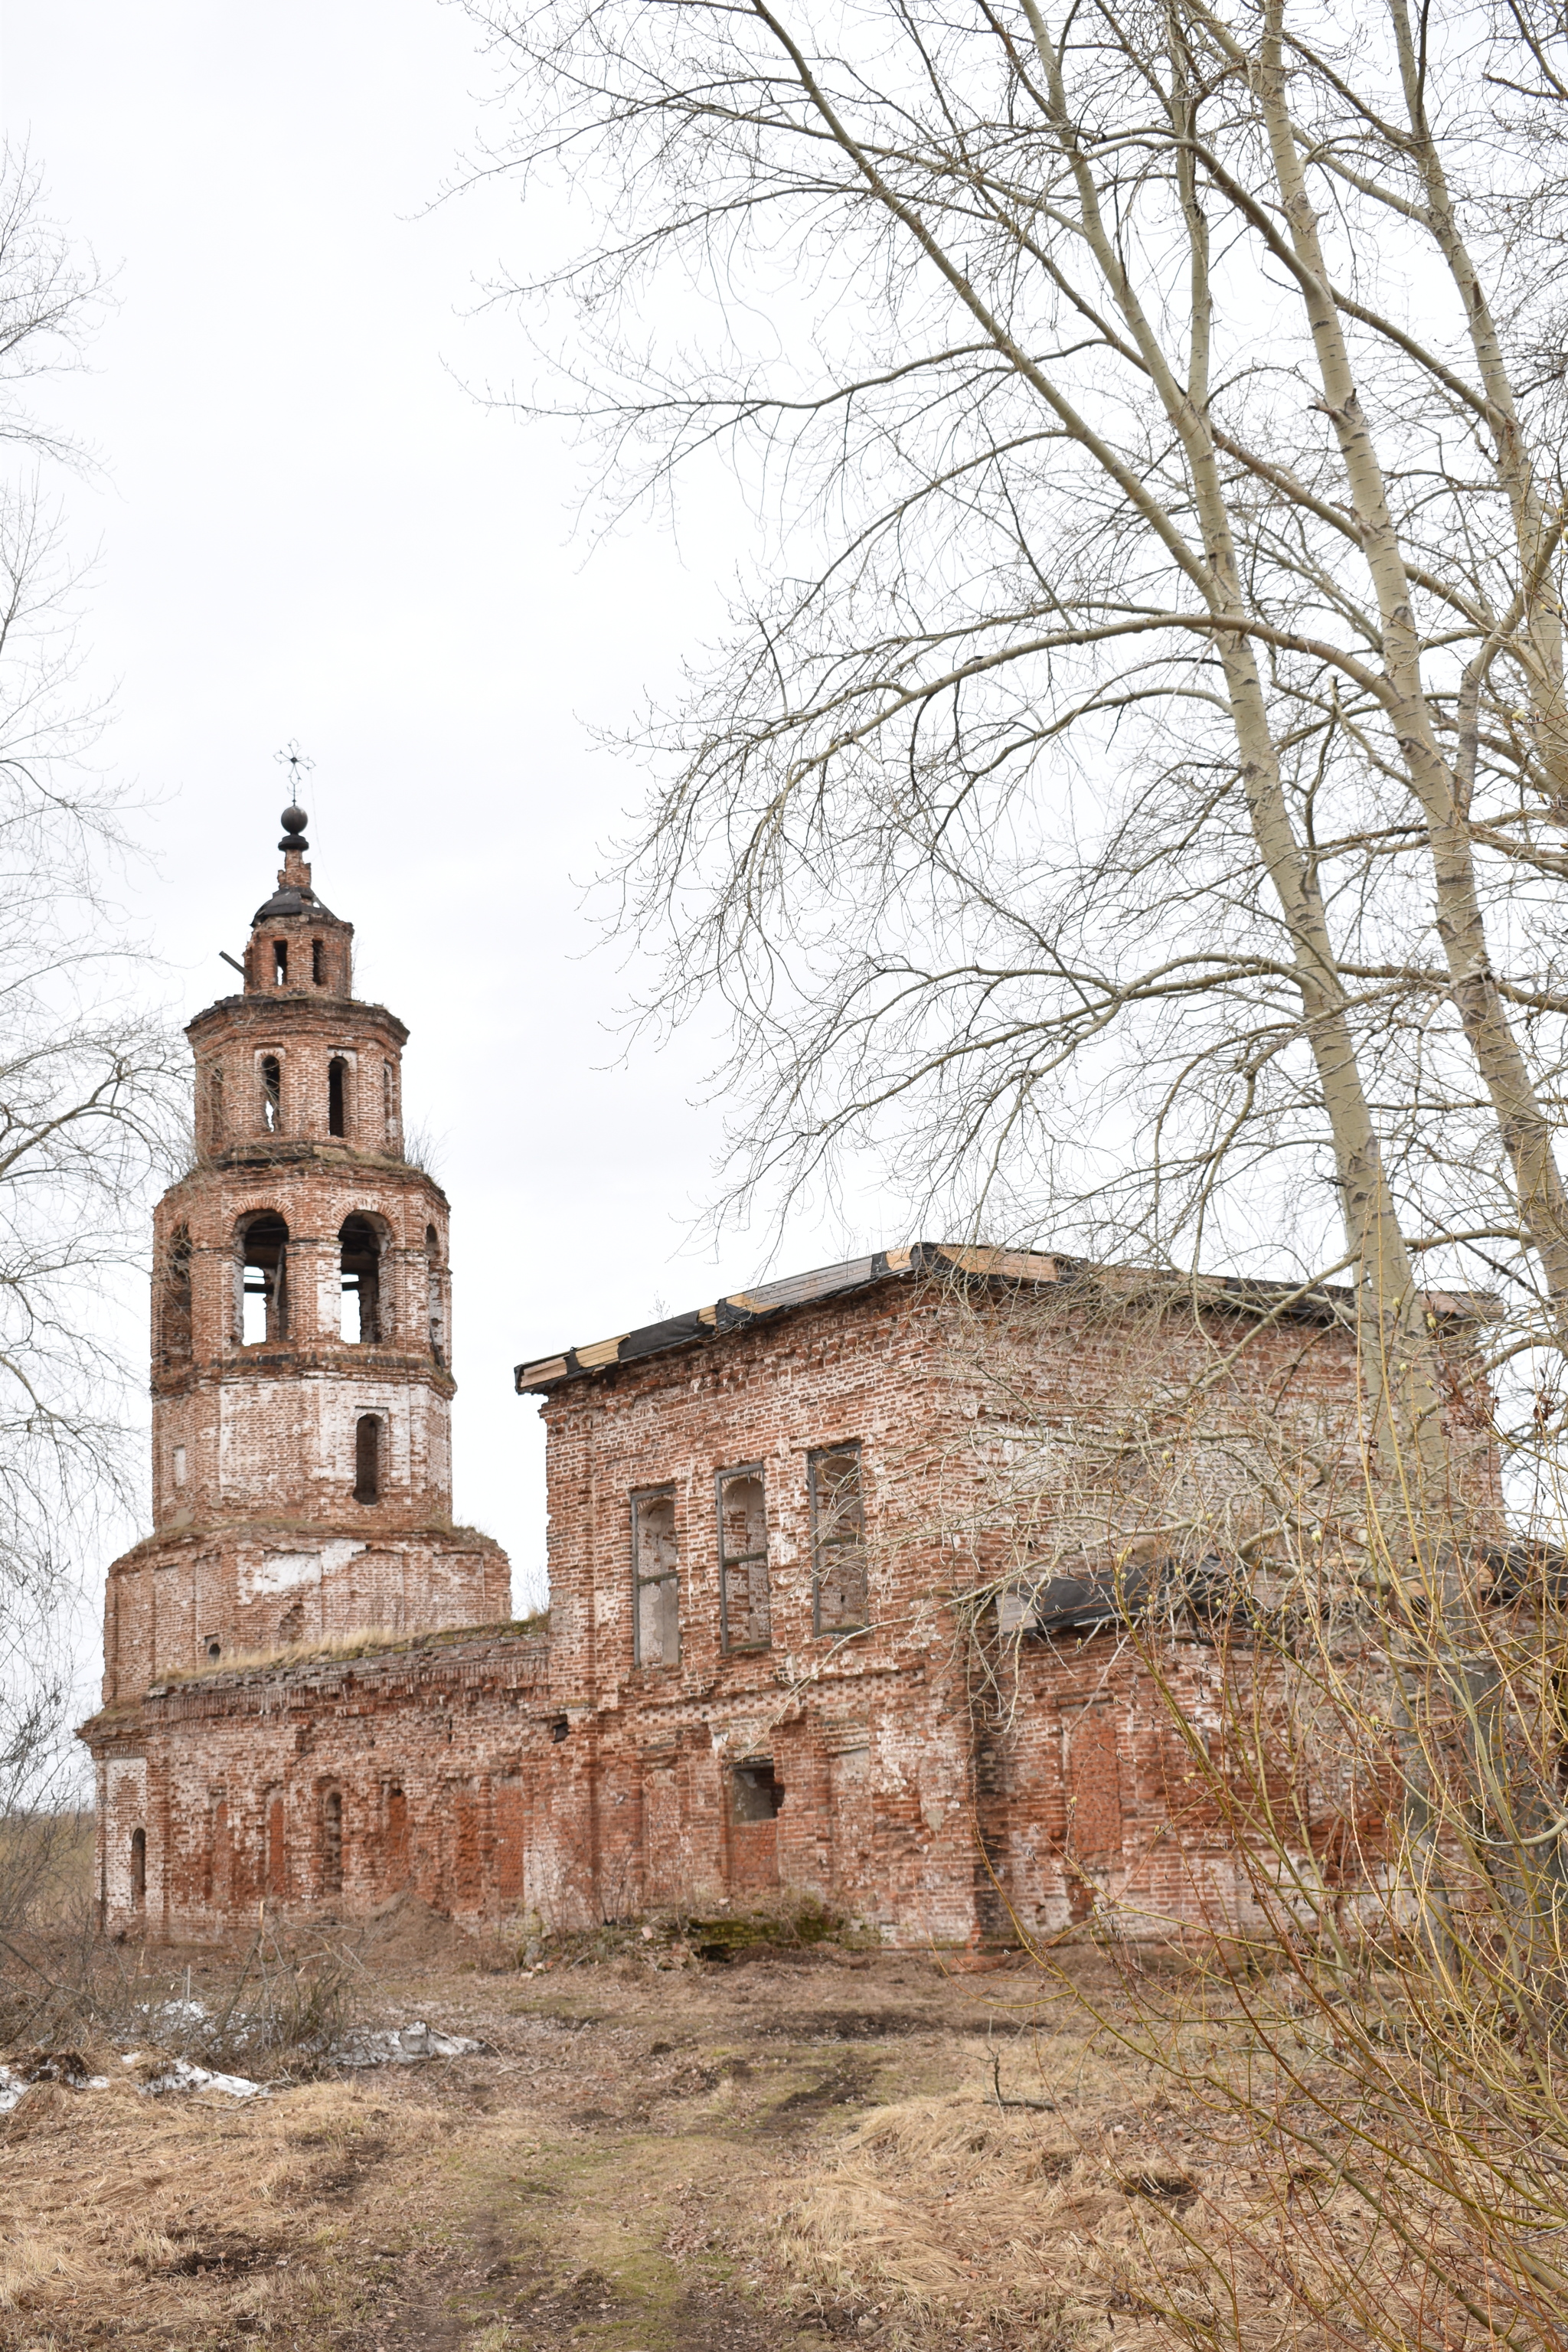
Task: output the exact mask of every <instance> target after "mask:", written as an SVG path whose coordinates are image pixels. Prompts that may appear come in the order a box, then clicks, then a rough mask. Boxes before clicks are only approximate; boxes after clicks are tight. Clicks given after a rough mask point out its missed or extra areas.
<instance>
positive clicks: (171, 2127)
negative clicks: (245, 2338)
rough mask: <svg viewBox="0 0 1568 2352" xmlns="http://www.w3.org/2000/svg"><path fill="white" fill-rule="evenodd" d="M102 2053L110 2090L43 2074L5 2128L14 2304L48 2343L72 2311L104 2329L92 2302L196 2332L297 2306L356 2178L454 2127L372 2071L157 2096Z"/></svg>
mask: <svg viewBox="0 0 1568 2352" xmlns="http://www.w3.org/2000/svg"><path fill="white" fill-rule="evenodd" d="M96 2054H97V2055H98V2056H99V2058H100V2059H102V2060H104V2061H106V2062H107V2063H105V2066H104V2071H105V2072H110V2071H111V2070H112V2071H111V2081H110V2088H109V2089H108V2090H107V2091H96V2092H95V2091H81V2092H73V2091H69V2090H67V2089H64V2088H62V2087H60V2086H59V2085H58V2084H37V2085H36V2086H35V2088H34V2089H33V2090H31V2091H30V2092H28V2094H27V2095H26V2098H25V2099H24V2100H23V2102H22V2104H21V2105H20V2106H19V2107H18V2108H17V2109H16V2112H15V2114H14V2115H13V2116H11V2117H10V2118H9V2119H8V2122H7V2124H6V2125H5V2127H4V2130H3V2135H0V2178H3V2179H4V2182H5V2213H4V2236H3V2240H0V2313H4V2314H5V2315H8V2317H9V2321H10V2325H9V2326H8V2328H7V2331H6V2333H7V2335H8V2336H9V2339H10V2340H11V2341H13V2342H15V2343H18V2344H21V2343H26V2344H29V2345H36V2346H37V2347H40V2352H43V2347H49V2346H51V2345H52V2344H53V2343H54V2342H55V2341H56V2340H57V2338H56V2333H55V2331H56V2330H57V2328H61V2327H63V2326H66V2325H67V2324H68V2326H69V2335H68V2340H69V2341H71V2342H72V2343H75V2342H78V2341H80V2340H83V2336H84V2335H85V2336H86V2337H87V2340H91V2336H92V2322H91V2321H90V2319H89V2325H88V2326H87V2328H86V2329H85V2330H84V2328H83V2326H82V2322H83V2320H84V2319H88V2317H89V2315H100V2316H101V2318H102V2319H104V2320H107V2319H108V2318H109V2317H110V2315H123V2317H124V2320H125V2323H126V2325H127V2327H128V2328H129V2327H130V2326H132V2323H133V2326H134V2331H135V2333H136V2335H137V2336H138V2338H142V2337H145V2336H152V2335H153V2334H155V2333H158V2332H163V2334H165V2335H166V2336H168V2338H169V2340H171V2341H173V2342H174V2343H186V2342H191V2341H197V2340H204V2339H205V2337H206V2336H207V2335H208V2333H209V2331H210V2330H211V2329H212V2328H213V2327H214V2326H215V2325H218V2326H222V2327H224V2328H225V2329H226V2328H227V2327H232V2326H235V2325H236V2324H240V2325H245V2324H247V2323H248V2324H249V2325H250V2326H256V2327H261V2328H265V2327H266V2326H267V2325H268V2323H269V2322H270V2321H271V2320H272V2319H274V2318H275V2317H276V2316H279V2315H282V2314H283V2313H285V2312H288V2313H293V2312H296V2311H298V2309H299V2308H300V2305H301V2303H302V2302H303V2303H309V2302H310V2298H311V2295H312V2293H313V2292H318V2291H319V2290H320V2289H321V2284H322V2283H323V2280H324V2278H325V2276H326V2273H327V2267H328V2266H329V2265H330V2263H331V2257H332V2255H333V2253H334V2252H335V2251H336V2249H337V2247H338V2245H339V2242H341V2240H342V2236H343V2234H344V2231H345V2229H346V2227H347V2226H348V2214H347V2211H346V2208H345V2205H344V2192H345V2190H346V2189H349V2188H350V2187H351V2186H352V2185H353V2183H354V2182H355V2181H356V2180H357V2179H359V2178H360V2177H361V2176H362V2175H364V2174H367V2173H368V2172H370V2171H371V2170H373V2169H374V2168H390V2169H391V2170H393V2171H395V2170H396V2168H398V2166H399V2164H400V2163H402V2164H406V2163H407V2161H408V2158H409V2154H410V2152H411V2151H412V2150H415V2149H425V2148H427V2147H430V2146H431V2145H433V2144H437V2145H438V2144H439V2143H440V2142H441V2141H442V2140H443V2139H444V2138H445V2137H447V2134H448V2132H449V2130H450V2119H449V2118H447V2117H444V2116H440V2115H438V2114H436V2113H434V2112H432V2111H429V2110H426V2109H425V2108H423V2107H421V2106H420V2105H417V2104H416V2103H414V2102H411V2101H409V2100H407V2099H406V2098H405V2099H401V2100H399V2101H398V2102H397V2103H396V2105H391V2104H389V2103H388V2102H387V2101H386V2100H384V2098H381V2097H379V2096H378V2095H377V2092H376V2088H375V2086H374V2084H373V2085H370V2086H364V2085H362V2084H359V2083H321V2084H307V2085H304V2086H302V2087H300V2088H297V2089H292V2090H289V2091H286V2092H283V2093H280V2094H279V2095H275V2096H273V2097H271V2098H268V2099H266V2100H260V2099H257V2100H251V2101H248V2102H244V2103H237V2102H236V2101H234V2100H232V2099H227V2098H224V2097H222V2096H220V2095H216V2094H215V2095H205V2096H203V2095H196V2096H194V2097H185V2098H179V2099H170V2100H152V2099H149V2098H146V2097H144V2096H143V2095H141V2093H140V2092H139V2091H138V2089H137V2088H136V2085H135V2083H134V2081H133V2079H132V2075H131V2074H129V2073H128V2072H126V2071H125V2070H123V2069H121V2067H120V2066H119V2065H118V2063H117V2062H116V2061H115V2060H114V2059H113V2057H112V2056H111V2055H110V2053H96ZM115 2076H121V2077H122V2079H113V2077H115Z"/></svg>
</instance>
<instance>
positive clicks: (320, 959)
mask: <svg viewBox="0 0 1568 2352" xmlns="http://www.w3.org/2000/svg"><path fill="white" fill-rule="evenodd" d="M310 978H311V979H312V980H313V981H314V982H315V984H316V986H317V987H318V988H325V986H326V984H327V950H326V946H325V944H324V942H323V941H322V940H311V941H310Z"/></svg>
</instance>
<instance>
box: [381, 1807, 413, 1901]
mask: <svg viewBox="0 0 1568 2352" xmlns="http://www.w3.org/2000/svg"><path fill="white" fill-rule="evenodd" d="M407 1882H408V1799H407V1797H406V1796H405V1793H404V1791H403V1790H401V1789H400V1788H398V1787H396V1786H395V1785H394V1786H393V1787H392V1788H390V1789H388V1790H387V1792H386V1883H387V1885H388V1886H390V1887H393V1888H397V1887H400V1886H404V1885H406V1884H407Z"/></svg>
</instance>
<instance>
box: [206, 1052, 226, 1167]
mask: <svg viewBox="0 0 1568 2352" xmlns="http://www.w3.org/2000/svg"><path fill="white" fill-rule="evenodd" d="M207 1120H208V1124H209V1126H210V1128H211V1130H212V1147H213V1150H215V1151H216V1150H217V1148H218V1146H219V1145H220V1144H221V1143H222V1141H223V1072H222V1071H221V1070H215V1071H214V1072H213V1074H212V1076H211V1077H210V1078H209V1079H208V1080H207Z"/></svg>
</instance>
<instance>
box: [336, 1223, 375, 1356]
mask: <svg viewBox="0 0 1568 2352" xmlns="http://www.w3.org/2000/svg"><path fill="white" fill-rule="evenodd" d="M338 1248H339V1250H340V1252H341V1256H340V1259H339V1264H340V1265H341V1268H342V1308H341V1310H340V1316H339V1322H338V1330H339V1335H340V1337H341V1338H342V1339H347V1340H349V1341H350V1342H351V1343H352V1344H353V1345H356V1346H358V1345H361V1344H363V1345H364V1346H367V1347H368V1346H369V1345H370V1344H371V1343H372V1342H373V1341H374V1340H376V1339H380V1338H381V1244H380V1242H379V1240H378V1239H377V1237H376V1231H375V1227H374V1225H373V1224H372V1223H371V1222H370V1219H369V1218H368V1217H345V1218H344V1219H343V1222H342V1225H341V1226H340V1227H339V1229H338Z"/></svg>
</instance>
